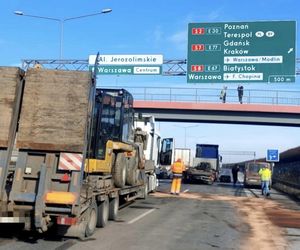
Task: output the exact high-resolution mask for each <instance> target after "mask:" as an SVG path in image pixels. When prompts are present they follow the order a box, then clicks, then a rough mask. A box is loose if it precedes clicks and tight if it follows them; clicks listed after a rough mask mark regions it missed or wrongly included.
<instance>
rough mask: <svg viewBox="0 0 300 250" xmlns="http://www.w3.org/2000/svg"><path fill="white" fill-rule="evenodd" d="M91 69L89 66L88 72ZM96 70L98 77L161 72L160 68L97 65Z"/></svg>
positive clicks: (155, 66) (156, 66)
mask: <svg viewBox="0 0 300 250" xmlns="http://www.w3.org/2000/svg"><path fill="white" fill-rule="evenodd" d="M92 69H93V66H90V70H92ZM96 70H97V72H96V73H97V74H98V75H160V74H161V72H162V66H161V65H153V66H150V65H149V66H148V65H147V66H144V65H143V66H141V65H135V66H128V65H114V66H111V65H103V66H102V65H98V66H96Z"/></svg>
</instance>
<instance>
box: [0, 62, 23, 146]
mask: <svg viewBox="0 0 300 250" xmlns="http://www.w3.org/2000/svg"><path fill="white" fill-rule="evenodd" d="M22 75H23V73H22V71H21V69H20V68H18V67H0V147H4V148H6V147H8V140H9V138H8V137H9V131H10V125H11V121H12V117H13V116H14V105H15V101H16V96H17V91H18V84H19V83H20V79H21V77H22Z"/></svg>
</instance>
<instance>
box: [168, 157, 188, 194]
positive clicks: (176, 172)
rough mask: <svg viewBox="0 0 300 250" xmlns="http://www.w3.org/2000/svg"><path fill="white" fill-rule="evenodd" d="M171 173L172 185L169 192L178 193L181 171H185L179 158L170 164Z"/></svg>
mask: <svg viewBox="0 0 300 250" xmlns="http://www.w3.org/2000/svg"><path fill="white" fill-rule="evenodd" d="M171 170H172V173H173V180H172V187H171V194H177V195H179V193H180V187H181V179H182V173H183V171H185V166H184V164H183V162H182V160H181V159H177V160H176V162H174V163H173V164H172V169H171Z"/></svg>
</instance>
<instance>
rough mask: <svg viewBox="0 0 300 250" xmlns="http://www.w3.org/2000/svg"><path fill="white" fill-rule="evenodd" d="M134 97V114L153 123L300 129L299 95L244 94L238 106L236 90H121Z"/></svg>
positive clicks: (132, 88) (265, 91)
mask: <svg viewBox="0 0 300 250" xmlns="http://www.w3.org/2000/svg"><path fill="white" fill-rule="evenodd" d="M124 88H125V89H127V90H129V91H130V92H131V93H132V94H133V96H134V99H135V101H134V109H135V111H136V112H140V113H143V114H149V115H153V116H155V118H156V120H157V121H166V122H197V123H199V122H205V123H228V124H252V125H271V126H300V91H272V90H245V91H244V103H243V104H240V103H238V97H237V90H236V89H228V90H227V103H220V100H219V93H220V89H207V88H154V87H149V88H141V87H140V88H139V87H124Z"/></svg>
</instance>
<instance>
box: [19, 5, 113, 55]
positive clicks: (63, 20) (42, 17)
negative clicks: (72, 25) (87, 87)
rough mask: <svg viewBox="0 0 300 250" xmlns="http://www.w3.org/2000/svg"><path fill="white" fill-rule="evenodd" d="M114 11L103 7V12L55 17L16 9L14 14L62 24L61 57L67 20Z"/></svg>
mask: <svg viewBox="0 0 300 250" xmlns="http://www.w3.org/2000/svg"><path fill="white" fill-rule="evenodd" d="M109 12H112V9H103V10H101V12H96V13H92V14H88V15H82V16H76V17H69V18H60V19H59V18H53V17H45V16H36V15H28V14H24V12H23V11H15V12H14V14H15V15H18V16H26V17H33V18H39V19H46V20H52V21H56V22H58V23H59V24H60V39H59V41H60V42H59V47H60V59H62V58H63V39H64V24H65V22H67V21H70V20H74V19H79V18H85V17H90V16H96V15H101V14H106V13H109Z"/></svg>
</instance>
